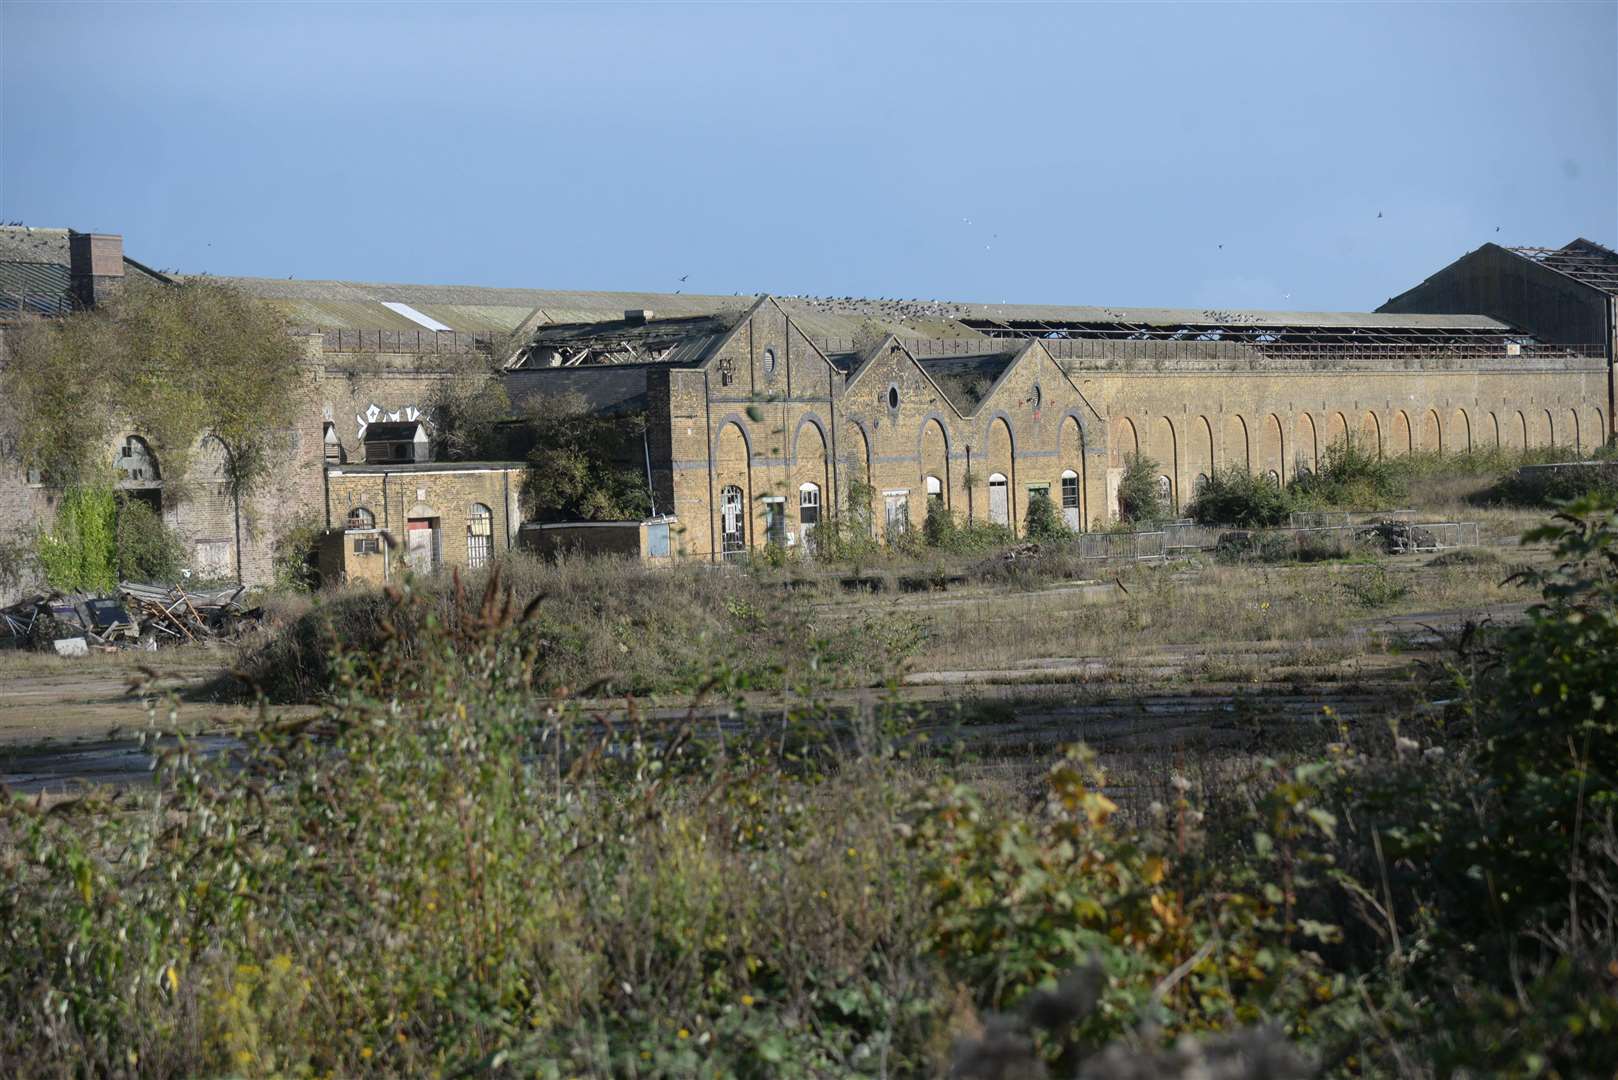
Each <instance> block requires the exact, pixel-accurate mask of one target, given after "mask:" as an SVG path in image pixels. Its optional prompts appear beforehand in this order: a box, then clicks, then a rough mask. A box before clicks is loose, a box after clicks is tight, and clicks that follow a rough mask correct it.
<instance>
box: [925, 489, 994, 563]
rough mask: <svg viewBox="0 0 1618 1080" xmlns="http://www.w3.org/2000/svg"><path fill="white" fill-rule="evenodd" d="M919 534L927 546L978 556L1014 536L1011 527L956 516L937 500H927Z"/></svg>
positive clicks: (952, 552)
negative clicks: (924, 517)
mask: <svg viewBox="0 0 1618 1080" xmlns="http://www.w3.org/2000/svg"><path fill="white" fill-rule="evenodd" d="M921 535H922V539H923V541H925V543H926V545H927V547H928V548H930V549H932V550H934V551H940V552H948V553H950V554H954V555H977V554H981V553H983V552H985V551H993V550H994V549H995V548H1001V547H1005V546H1006V545H1008V544H1010V543H1012V542H1013V540H1014V539H1015V538H1014V537H1013V536H1012V535H1011V529H1010V528H1009V527H1007V526H1005V525H996V524H994V523H992V522H988V521H977V520H968V521H961V520H959V519H958V518H956V516H955V513H954V511H952V510H949V509H947V508H945V506H944V504H943V502H942V501H941V500H938V499H933V500H931V501H929V503H928V505H927V518H926V520H925V521H923V523H922V529H921Z"/></svg>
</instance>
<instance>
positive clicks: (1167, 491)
mask: <svg viewBox="0 0 1618 1080" xmlns="http://www.w3.org/2000/svg"><path fill="white" fill-rule="evenodd" d="M1157 493H1158V494H1159V495H1161V496H1163V501H1164V502H1172V501H1173V500H1174V481H1173V480H1170V479H1169V478H1168V477H1167V476H1159V477H1158V478H1157Z"/></svg>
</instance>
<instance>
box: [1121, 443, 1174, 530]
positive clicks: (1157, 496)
mask: <svg viewBox="0 0 1618 1080" xmlns="http://www.w3.org/2000/svg"><path fill="white" fill-rule="evenodd" d="M1158 468H1159V466H1158V464H1157V462H1155V461H1153V460H1152V459H1151V458H1149V457H1147V456H1146V455H1144V454H1131V455H1130V456H1129V457H1128V458H1127V459H1125V462H1124V476H1123V479H1122V481H1120V482H1119V484H1118V514H1119V516H1120V517H1121V518H1123V520H1124V521H1127V522H1129V523H1130V524H1132V525H1156V524H1158V523H1159V522H1161V521H1164V520H1166V519H1167V518H1168V516H1169V505H1168V500H1167V499H1165V498H1164V497H1163V492H1162V489H1161V488H1159V487H1158V483H1157V477H1158Z"/></svg>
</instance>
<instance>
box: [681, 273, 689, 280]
mask: <svg viewBox="0 0 1618 1080" xmlns="http://www.w3.org/2000/svg"><path fill="white" fill-rule="evenodd" d="M690 276H691V275H690V274H681V275H680V280H681V281H684V280H685V279H686V278H688V277H690Z"/></svg>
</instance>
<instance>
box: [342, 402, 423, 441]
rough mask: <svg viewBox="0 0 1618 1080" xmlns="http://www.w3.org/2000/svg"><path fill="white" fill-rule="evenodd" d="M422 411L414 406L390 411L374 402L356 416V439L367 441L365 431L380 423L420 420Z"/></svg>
mask: <svg viewBox="0 0 1618 1080" xmlns="http://www.w3.org/2000/svg"><path fill="white" fill-rule="evenodd" d="M420 419H421V410H420V409H418V408H416V407H415V406H414V405H406V406H405V407H404V408H402V409H393V410H388V409H384V408H383V407H382V406H380V405H377V404H375V403H374V402H373V403H372V404H371V405H370V406H369V407H368V408H367V409H366V410H365V411H364V412H362V413H355V414H354V422H355V423H356V424H357V425H358V431H357V432H356V433H355V434H356V437H357V438H358V439H359V440H360V441H361V442H364V441H365V429H366V428H368V427H370V426H371V425H372V424H375V423H379V422H398V421H400V420H404V421H410V420H420Z"/></svg>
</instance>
